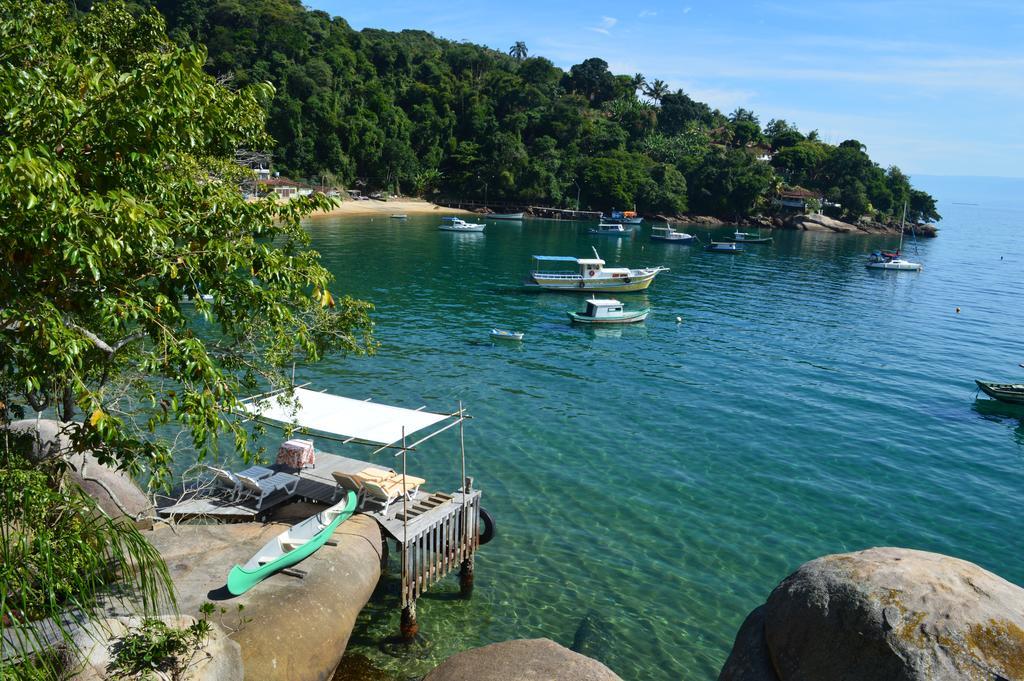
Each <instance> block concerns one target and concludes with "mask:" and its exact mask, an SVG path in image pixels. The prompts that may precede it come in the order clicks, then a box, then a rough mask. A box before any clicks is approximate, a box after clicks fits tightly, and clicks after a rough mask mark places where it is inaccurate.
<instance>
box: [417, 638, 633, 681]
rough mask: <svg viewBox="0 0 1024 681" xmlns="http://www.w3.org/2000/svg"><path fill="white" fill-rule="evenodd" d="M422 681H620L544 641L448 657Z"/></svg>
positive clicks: (499, 645)
mask: <svg viewBox="0 0 1024 681" xmlns="http://www.w3.org/2000/svg"><path fill="white" fill-rule="evenodd" d="M423 681H621V679H620V678H619V676H618V675H617V674H615V673H614V672H612V670H610V669H608V667H605V666H604V665H603V664H601V663H600V662H598V661H597V660H592V659H590V658H589V657H584V656H583V655H580V654H579V653H574V652H572V651H571V650H569V649H568V648H563V647H562V646H560V645H558V644H557V643H555V642H554V641H551V640H549V639H546V638H536V639H521V640H516V641H504V642H502V643H492V644H491V645H489V646H484V647H482V648H474V649H472V650H466V651H463V652H461V653H458V654H456V655H453V656H451V657H449V658H448V659H447V660H445V661H444V662H442V663H441V664H440V666H438V667H437V669H435V670H434V671H432V672H430V673H429V674H427V675H426V677H424V679H423Z"/></svg>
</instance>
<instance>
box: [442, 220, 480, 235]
mask: <svg viewBox="0 0 1024 681" xmlns="http://www.w3.org/2000/svg"><path fill="white" fill-rule="evenodd" d="M485 226H487V223H486V222H466V221H465V220H463V219H461V218H441V226H440V227H438V229H439V230H441V231H442V232H482V231H484V227H485Z"/></svg>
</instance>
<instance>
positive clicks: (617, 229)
mask: <svg viewBox="0 0 1024 681" xmlns="http://www.w3.org/2000/svg"><path fill="white" fill-rule="evenodd" d="M632 233H633V230H632V229H631V228H629V227H624V226H623V225H621V224H620V223H618V222H604V221H601V223H599V224H598V225H597V227H596V228H594V227H591V228H590V229H588V230H587V234H601V235H604V236H629V235H630V234H632Z"/></svg>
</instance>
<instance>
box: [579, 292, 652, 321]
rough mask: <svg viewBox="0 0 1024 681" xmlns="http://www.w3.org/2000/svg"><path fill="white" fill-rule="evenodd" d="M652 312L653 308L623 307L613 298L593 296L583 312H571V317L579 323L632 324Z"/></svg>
mask: <svg viewBox="0 0 1024 681" xmlns="http://www.w3.org/2000/svg"><path fill="white" fill-rule="evenodd" d="M650 313H651V308H649V307H647V308H644V309H642V310H626V309H623V306H622V302H621V301H618V300H614V299H612V298H606V299H599V298H591V299H590V300H588V301H587V309H586V310H584V311H583V312H569V313H567V314H568V315H569V319H570V320H572V321H573V322H577V323H579V324H632V323H634V322H642V321H643V320H645V319H647V315H649V314H650Z"/></svg>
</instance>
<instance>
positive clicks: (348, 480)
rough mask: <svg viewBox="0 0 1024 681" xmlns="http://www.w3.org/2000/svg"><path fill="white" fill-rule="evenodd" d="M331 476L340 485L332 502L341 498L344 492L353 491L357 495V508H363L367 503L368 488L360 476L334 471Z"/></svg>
mask: <svg viewBox="0 0 1024 681" xmlns="http://www.w3.org/2000/svg"><path fill="white" fill-rule="evenodd" d="M331 475H332V476H334V481H335V482H337V483H338V489H337V491H336V492H335V493H334V497H333V498H332V501H333V499H338V498H340V497H341V495H342V494H343V493H344V492H346V491H351V492H353V493H354V494H355V495H356V508H362V507H363V503H365V502H366V487H365V486H364V485H363V481H362V479H361V478H360V477H359V474H358V473H343V472H342V471H333V472H332V473H331Z"/></svg>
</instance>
